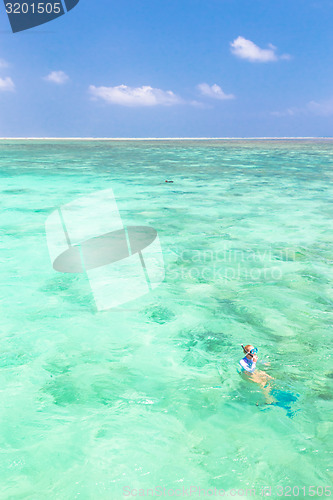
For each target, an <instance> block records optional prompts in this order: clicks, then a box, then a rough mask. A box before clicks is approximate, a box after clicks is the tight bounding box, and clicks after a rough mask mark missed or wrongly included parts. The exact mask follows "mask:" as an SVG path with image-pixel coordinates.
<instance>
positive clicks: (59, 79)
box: [44, 71, 69, 85]
mask: <svg viewBox="0 0 333 500" xmlns="http://www.w3.org/2000/svg"><path fill="white" fill-rule="evenodd" d="M44 80H46V81H47V82H52V83H57V84H58V85H63V84H64V83H66V82H68V80H69V76H68V75H66V73H65V72H64V71H51V73H49V74H48V75H47V76H45V77H44Z"/></svg>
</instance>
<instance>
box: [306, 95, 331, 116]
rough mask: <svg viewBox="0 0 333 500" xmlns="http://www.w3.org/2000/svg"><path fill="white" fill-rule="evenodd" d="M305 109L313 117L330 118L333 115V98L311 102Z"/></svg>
mask: <svg viewBox="0 0 333 500" xmlns="http://www.w3.org/2000/svg"><path fill="white" fill-rule="evenodd" d="M307 109H308V110H309V111H310V112H311V113H314V114H315V115H321V116H331V115H333V97H331V99H327V100H326V101H311V102H309V103H308V104H307Z"/></svg>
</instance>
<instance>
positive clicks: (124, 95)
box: [89, 85, 183, 107]
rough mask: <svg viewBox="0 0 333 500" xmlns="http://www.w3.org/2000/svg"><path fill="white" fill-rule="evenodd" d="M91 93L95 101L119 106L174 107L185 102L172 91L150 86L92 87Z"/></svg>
mask: <svg viewBox="0 0 333 500" xmlns="http://www.w3.org/2000/svg"><path fill="white" fill-rule="evenodd" d="M89 91H90V93H91V95H92V96H93V98H95V99H102V100H103V101H106V102H108V103H110V104H119V105H120V106H130V107H135V106H158V105H161V106H172V105H174V104H180V103H181V102H183V101H182V99H181V98H180V97H178V96H177V95H176V94H174V93H173V92H172V91H171V90H161V89H155V88H153V87H150V86H148V85H144V86H142V87H128V86H127V85H118V86H116V87H95V85H90V87H89Z"/></svg>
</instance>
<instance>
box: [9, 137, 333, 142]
mask: <svg viewBox="0 0 333 500" xmlns="http://www.w3.org/2000/svg"><path fill="white" fill-rule="evenodd" d="M309 139H312V140H315V139H325V140H332V139H333V137H325V136H305V137H298V136H283V137H270V136H266V137H0V141H18V140H20V141H30V140H39V141H50V140H52V141H226V140H228V141H237V140H251V141H256V140H257V141H259V140H309Z"/></svg>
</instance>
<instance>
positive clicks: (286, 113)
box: [271, 108, 300, 117]
mask: <svg viewBox="0 0 333 500" xmlns="http://www.w3.org/2000/svg"><path fill="white" fill-rule="evenodd" d="M299 112H300V110H299V109H297V108H288V109H285V110H284V111H272V112H271V115H273V116H278V117H282V116H295V115H297V114H298V113H299Z"/></svg>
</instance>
